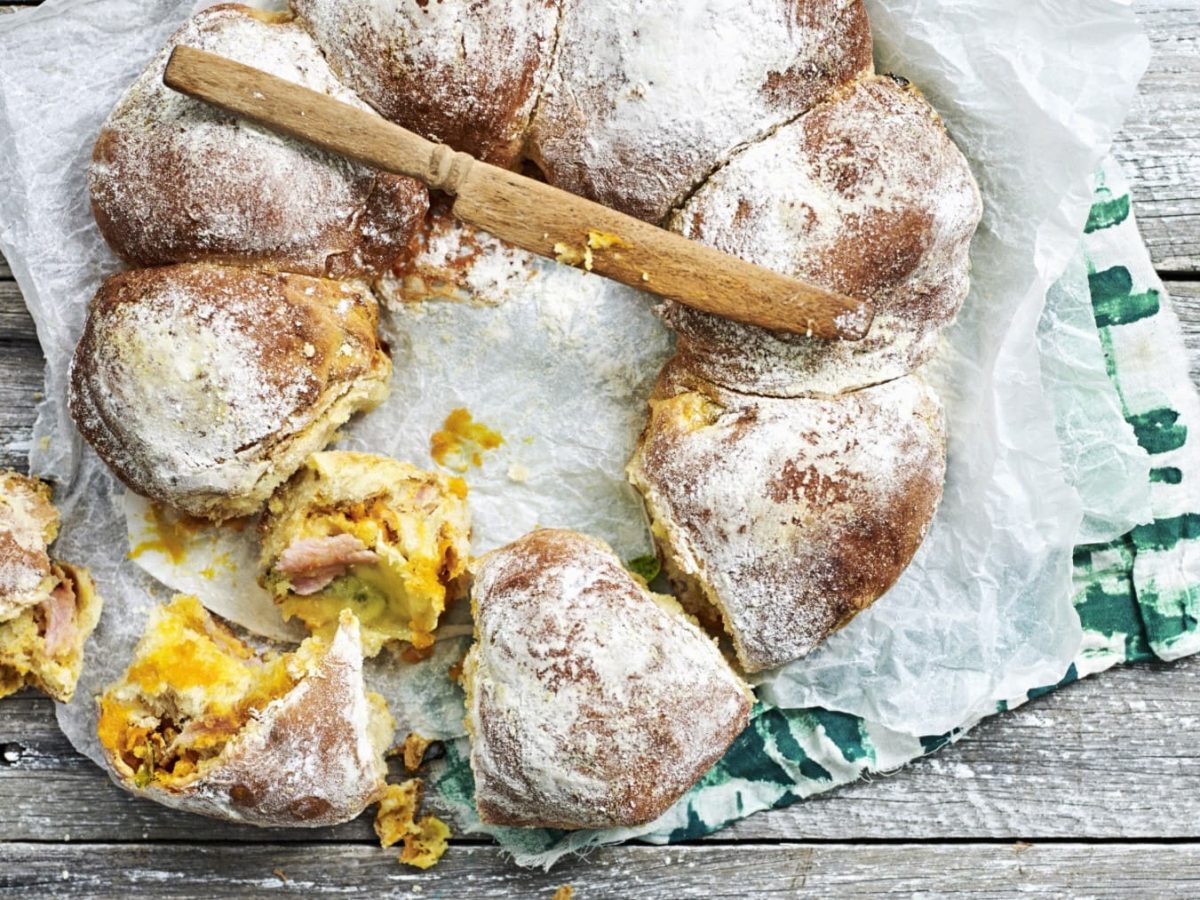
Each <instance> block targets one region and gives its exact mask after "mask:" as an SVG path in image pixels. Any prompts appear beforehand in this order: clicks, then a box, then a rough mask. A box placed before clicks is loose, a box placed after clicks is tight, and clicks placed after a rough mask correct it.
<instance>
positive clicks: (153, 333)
mask: <svg viewBox="0 0 1200 900" xmlns="http://www.w3.org/2000/svg"><path fill="white" fill-rule="evenodd" d="M377 318H378V307H377V304H376V302H375V299H374V297H373V296H372V295H371V294H370V293H369V292H368V291H366V290H365V289H362V288H360V287H356V286H354V285H351V284H345V283H341V282H335V281H325V280H321V279H316V278H309V277H307V276H304V275H282V274H269V273H265V272H259V271H255V270H251V269H240V268H227V267H223V266H212V265H204V264H194V265H182V266H171V267H167V268H162V269H143V270H140V271H134V272H125V273H122V274H120V275H115V276H113V277H112V278H110V279H108V280H107V281H106V282H105V283H104V284H103V286H102V287H101V288H100V291H99V293H98V294H97V295H96V297H95V299H94V300H93V301H92V305H91V308H90V309H89V311H88V319H87V324H86V326H85V328H84V332H83V337H82V339H81V340H80V342H79V346H78V347H77V348H76V350H75V358H74V360H73V363H72V368H71V391H70V406H71V414H72V415H73V416H74V418H75V423H76V424H77V425H78V426H79V430H80V432H81V433H82V434H83V436H84V437H85V438H86V439H87V440H88V441H89V442H90V443H91V444H92V446H93V447H95V448H96V452H97V453H98V454H99V455H100V457H101V458H102V459H103V460H104V461H105V462H106V463H108V465H109V466H110V467H111V468H112V470H113V471H114V472H115V473H116V474H117V476H118V477H119V478H120V479H121V480H122V481H124V482H125V484H127V485H128V486H129V487H130V488H131V489H133V490H134V491H136V492H137V493H139V494H142V495H143V496H146V497H149V498H151V499H152V500H157V501H159V502H162V503H166V504H167V505H169V506H173V507H175V508H177V509H180V510H182V511H184V512H186V513H189V514H191V515H194V516H200V517H203V518H206V519H214V520H222V519H228V518H234V517H237V516H244V515H250V514H252V513H254V512H256V511H257V510H258V509H259V508H260V507H261V506H262V504H263V503H264V502H265V501H266V499H267V498H268V497H269V496H270V495H271V493H272V492H273V491H274V490H275V488H276V487H277V486H278V485H280V484H281V483H283V482H284V481H286V480H287V479H288V478H289V477H291V475H292V473H293V472H295V471H296V469H298V468H299V467H300V465H301V464H303V462H304V460H305V459H307V458H308V455H309V454H310V453H313V452H314V451H316V450H320V449H321V448H323V447H324V446H325V445H326V444H327V443H328V442H329V441H330V440H331V439H332V438H333V435H334V433H335V432H336V430H337V429H338V427H339V426H341V425H342V424H343V423H345V422H346V420H347V419H349V418H350V416H351V415H352V414H354V413H355V412H358V411H360V410H365V409H371V408H373V407H374V406H376V405H378V403H379V402H380V401H381V400H382V399H383V398H384V397H385V396H386V394H387V382H388V378H389V376H390V374H391V361H390V360H389V359H388V357H387V355H386V354H385V353H384V352H383V350H382V349H381V348H380V345H379V342H378V339H377V337H376V334H375V327H376V322H377Z"/></svg>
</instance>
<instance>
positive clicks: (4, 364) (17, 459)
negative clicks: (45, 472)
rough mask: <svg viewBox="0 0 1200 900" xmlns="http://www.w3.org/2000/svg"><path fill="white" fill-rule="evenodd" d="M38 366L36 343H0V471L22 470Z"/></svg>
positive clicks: (37, 387) (36, 396) (38, 380)
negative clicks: (3, 469)
mask: <svg viewBox="0 0 1200 900" xmlns="http://www.w3.org/2000/svg"><path fill="white" fill-rule="evenodd" d="M42 366H43V359H42V351H41V348H40V347H39V346H38V345H37V344H36V343H30V342H28V341H3V340H0V468H17V469H21V470H24V468H25V458H26V456H27V455H28V452H29V451H28V447H27V442H28V441H29V438H30V434H31V433H32V431H33V419H34V408H35V406H36V405H37V402H38V401H39V400H40V399H41V390H42V387H43V379H42Z"/></svg>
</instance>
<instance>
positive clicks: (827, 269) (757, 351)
mask: <svg viewBox="0 0 1200 900" xmlns="http://www.w3.org/2000/svg"><path fill="white" fill-rule="evenodd" d="M981 213H982V205H981V202H980V198H979V190H978V188H977V187H976V186H975V181H974V179H973V178H972V176H971V171H970V168H969V167H968V165H967V161H966V159H965V158H964V157H963V155H962V153H961V152H960V151H959V150H958V148H957V147H955V146H954V144H953V143H952V142H951V141H950V138H949V137H948V136H947V135H946V132H945V129H944V128H943V126H942V123H941V121H940V119H939V118H938V116H937V114H936V113H935V112H934V111H933V109H932V108H931V107H930V106H929V105H928V104H927V103H926V102H925V100H924V99H923V98H922V97H921V95H920V93H919V92H918V91H917V90H916V89H915V88H912V87H910V86H908V85H907V84H906V83H904V82H898V81H896V80H894V79H892V78H887V77H879V78H876V77H872V78H868V79H865V80H863V81H862V82H860V83H858V84H856V85H854V86H853V88H851V89H848V90H846V91H844V92H843V93H841V94H839V96H838V97H837V98H836V99H834V100H831V101H829V102H828V103H825V104H823V105H821V106H819V107H817V108H816V109H814V110H812V111H811V112H809V113H807V114H806V115H805V116H804V117H803V118H801V119H800V120H799V121H798V122H796V123H794V124H792V125H788V126H786V127H784V128H781V129H780V130H779V131H778V132H776V133H775V134H774V135H772V136H771V137H769V138H767V139H766V140H765V141H763V142H761V143H759V144H755V145H754V146H752V147H748V148H746V149H745V150H743V151H742V152H740V153H738V154H737V155H736V156H735V157H734V158H733V159H732V161H731V162H730V163H729V165H727V166H725V167H724V168H723V169H721V170H720V171H718V172H717V173H716V174H714V175H713V177H712V178H711V179H709V181H708V182H707V183H706V184H705V185H704V186H703V187H702V188H700V190H698V191H697V192H696V194H695V196H693V197H692V198H691V199H690V200H689V201H688V203H687V205H686V206H685V207H684V208H683V210H682V211H681V212H679V213H677V214H676V215H675V217H674V219H673V222H672V227H673V228H674V229H675V230H677V231H679V232H681V233H682V234H684V235H686V236H687V237H689V238H694V239H698V240H701V241H703V242H704V243H706V244H710V245H712V246H714V247H717V248H718V249H720V250H723V251H725V252H727V253H732V254H734V255H735V256H740V257H742V258H743V259H747V260H750V261H752V262H756V263H758V264H760V265H764V266H767V267H768V268H771V269H775V270H777V271H780V272H786V273H788V274H791V275H796V276H799V277H801V278H804V279H807V280H809V281H812V282H813V283H815V284H819V285H823V286H825V287H829V288H832V289H834V290H838V291H842V292H844V293H846V294H849V295H851V296H854V297H862V298H864V299H867V300H870V301H871V302H872V303H873V304H874V305H875V321H874V323H873V324H872V326H871V330H870V332H869V333H868V334H867V336H866V338H864V339H863V340H861V341H847V342H838V341H823V340H816V339H812V338H805V337H804V336H802V335H791V334H784V333H781V332H772V331H766V330H763V329H761V328H755V327H753V326H749V325H742V324H739V323H737V322H732V321H729V320H727V319H722V318H718V317H716V316H712V315H708V314H706V313H701V312H698V311H696V310H693V309H688V308H685V307H683V306H679V305H675V304H672V305H671V306H670V307H669V309H670V312H669V314H668V321H669V322H670V323H671V324H672V326H673V327H674V328H675V329H676V330H677V331H678V332H679V335H680V344H679V347H680V353H681V354H683V355H686V356H687V357H689V360H690V364H691V365H692V366H693V367H694V368H696V369H697V370H698V371H700V372H702V373H703V374H704V376H705V377H707V378H708V379H709V380H711V381H714V382H716V383H718V384H721V385H725V386H726V387H731V388H735V389H739V390H744V391H747V392H750V393H757V394H767V395H770V396H779V397H793V396H802V395H806V394H836V393H838V392H840V391H843V390H849V389H853V388H856V387H862V386H864V385H868V384H878V383H879V382H882V381H887V380H888V379H891V378H897V377H899V376H901V375H905V374H907V373H908V372H911V371H913V370H914V369H915V368H916V367H917V366H918V365H919V364H920V363H922V362H924V361H925V360H926V359H928V358H929V356H930V355H931V354H932V353H933V351H934V349H935V348H936V345H937V338H938V334H939V332H940V330H941V329H942V328H944V327H945V326H947V325H948V324H950V322H951V321H952V320H953V319H954V316H955V315H956V314H957V313H958V310H959V308H960V307H961V306H962V303H963V300H964V299H965V298H966V295H967V287H968V271H969V260H968V252H969V250H970V245H971V237H972V236H973V235H974V233H975V229H976V226H977V225H978V224H979V219H980V215H981Z"/></svg>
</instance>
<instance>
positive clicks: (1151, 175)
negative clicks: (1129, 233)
mask: <svg viewBox="0 0 1200 900" xmlns="http://www.w3.org/2000/svg"><path fill="white" fill-rule="evenodd" d="M1137 10H1138V13H1139V15H1140V17H1141V21H1142V23H1143V24H1144V25H1145V28H1146V33H1147V34H1148V35H1149V37H1150V40H1151V42H1152V44H1153V48H1154V56H1153V58H1152V60H1151V63H1150V69H1149V71H1148V72H1147V73H1146V77H1145V78H1144V79H1143V81H1142V85H1141V90H1140V91H1139V93H1138V96H1137V99H1136V100H1135V102H1134V105H1133V110H1132V111H1131V113H1130V116H1129V119H1128V121H1127V122H1126V124H1125V128H1124V129H1123V130H1122V131H1121V133H1120V135H1119V136H1118V137H1117V140H1116V144H1115V146H1114V148H1113V149H1114V152H1115V154H1116V156H1117V158H1118V159H1119V160H1120V161H1121V163H1122V164H1123V166H1124V168H1125V171H1126V172H1128V173H1129V174H1130V176H1131V177H1132V183H1133V197H1134V201H1135V202H1134V209H1135V211H1136V212H1137V214H1138V218H1139V220H1140V221H1141V224H1142V233H1143V234H1144V236H1145V238H1146V243H1147V244H1148V245H1149V247H1150V253H1151V255H1152V256H1153V257H1154V262H1155V265H1156V266H1157V267H1158V268H1159V270H1161V271H1169V272H1200V2H1197V0H1143V2H1140V3H1138V4H1137Z"/></svg>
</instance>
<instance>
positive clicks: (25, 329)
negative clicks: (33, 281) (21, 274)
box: [0, 281, 37, 342]
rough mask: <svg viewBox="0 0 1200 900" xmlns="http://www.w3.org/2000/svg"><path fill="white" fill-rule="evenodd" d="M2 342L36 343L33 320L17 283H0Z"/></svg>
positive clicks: (0, 332)
mask: <svg viewBox="0 0 1200 900" xmlns="http://www.w3.org/2000/svg"><path fill="white" fill-rule="evenodd" d="M0 340H3V341H6V342H12V341H36V340H37V332H36V331H34V328H33V319H32V318H30V316H29V310H28V309H27V308H26V307H25V300H24V298H23V297H22V296H21V289H20V288H19V287H17V283H16V282H15V281H0Z"/></svg>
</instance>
